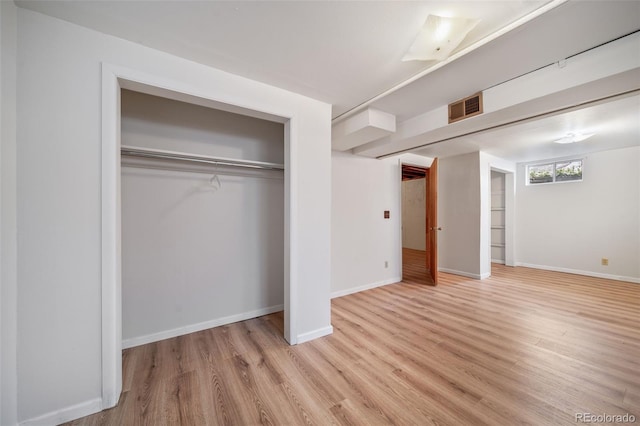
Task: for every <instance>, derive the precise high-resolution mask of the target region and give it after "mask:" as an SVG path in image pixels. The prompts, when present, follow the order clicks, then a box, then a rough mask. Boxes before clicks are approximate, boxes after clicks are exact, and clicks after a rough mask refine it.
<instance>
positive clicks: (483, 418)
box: [70, 265, 640, 426]
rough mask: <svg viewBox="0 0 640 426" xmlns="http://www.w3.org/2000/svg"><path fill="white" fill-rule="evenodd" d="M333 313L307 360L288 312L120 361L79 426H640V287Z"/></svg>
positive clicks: (406, 298)
mask: <svg viewBox="0 0 640 426" xmlns="http://www.w3.org/2000/svg"><path fill="white" fill-rule="evenodd" d="M492 273H493V275H492V277H491V278H489V279H487V280H483V281H477V280H472V279H467V278H464V277H459V276H455V275H450V274H446V273H441V274H440V285H438V286H437V287H431V286H425V285H422V284H416V283H398V284H392V285H388V286H384V287H379V288H376V289H373V290H369V291H365V292H361V293H357V294H353V295H349V296H345V297H341V298H338V299H334V300H333V301H332V324H333V326H334V330H335V331H334V334H333V335H331V336H327V337H324V338H320V339H317V340H314V341H312V342H308V343H304V344H301V345H297V346H289V345H287V344H286V342H285V341H284V340H283V338H282V334H283V330H282V328H283V320H282V314H274V315H268V316H265V317H261V318H256V319H252V320H249V321H243V322H239V323H235V324H231V325H227V326H223V327H217V328H214V329H210V330H206V331H202V332H199V333H193V334H190V335H186V336H182V337H178V338H174V339H169V340H164V341H161V342H157V343H152V344H148V345H144V346H139V347H136V348H132V349H128V350H126V351H124V355H123V356H124V366H123V369H124V392H123V394H122V398H121V400H120V404H119V405H118V406H117V407H116V408H114V409H111V410H107V411H104V412H102V413H98V414H95V415H93V416H89V417H85V418H83V419H80V420H77V421H74V422H72V423H70V424H73V425H218V424H221V425H257V424H271V425H302V424H316V425H327V424H340V425H351V424H353V425H388V424H398V425H436V424H437V425H519V424H532V425H554V426H555V425H570V424H575V423H576V417H575V416H576V414H578V413H592V414H597V415H602V414H609V415H617V414H620V415H622V414H625V413H630V414H632V415H635V417H636V419H637V420H636V422H640V329H639V324H640V285H638V284H632V283H624V282H617V281H610V280H605V279H598V278H590V277H583V276H577V275H570V274H562V273H554V272H548V271H540V270H534V269H528V268H509V267H505V266H501V265H494V267H493V271H492Z"/></svg>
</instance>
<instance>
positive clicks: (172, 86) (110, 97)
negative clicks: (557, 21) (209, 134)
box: [101, 63, 299, 409]
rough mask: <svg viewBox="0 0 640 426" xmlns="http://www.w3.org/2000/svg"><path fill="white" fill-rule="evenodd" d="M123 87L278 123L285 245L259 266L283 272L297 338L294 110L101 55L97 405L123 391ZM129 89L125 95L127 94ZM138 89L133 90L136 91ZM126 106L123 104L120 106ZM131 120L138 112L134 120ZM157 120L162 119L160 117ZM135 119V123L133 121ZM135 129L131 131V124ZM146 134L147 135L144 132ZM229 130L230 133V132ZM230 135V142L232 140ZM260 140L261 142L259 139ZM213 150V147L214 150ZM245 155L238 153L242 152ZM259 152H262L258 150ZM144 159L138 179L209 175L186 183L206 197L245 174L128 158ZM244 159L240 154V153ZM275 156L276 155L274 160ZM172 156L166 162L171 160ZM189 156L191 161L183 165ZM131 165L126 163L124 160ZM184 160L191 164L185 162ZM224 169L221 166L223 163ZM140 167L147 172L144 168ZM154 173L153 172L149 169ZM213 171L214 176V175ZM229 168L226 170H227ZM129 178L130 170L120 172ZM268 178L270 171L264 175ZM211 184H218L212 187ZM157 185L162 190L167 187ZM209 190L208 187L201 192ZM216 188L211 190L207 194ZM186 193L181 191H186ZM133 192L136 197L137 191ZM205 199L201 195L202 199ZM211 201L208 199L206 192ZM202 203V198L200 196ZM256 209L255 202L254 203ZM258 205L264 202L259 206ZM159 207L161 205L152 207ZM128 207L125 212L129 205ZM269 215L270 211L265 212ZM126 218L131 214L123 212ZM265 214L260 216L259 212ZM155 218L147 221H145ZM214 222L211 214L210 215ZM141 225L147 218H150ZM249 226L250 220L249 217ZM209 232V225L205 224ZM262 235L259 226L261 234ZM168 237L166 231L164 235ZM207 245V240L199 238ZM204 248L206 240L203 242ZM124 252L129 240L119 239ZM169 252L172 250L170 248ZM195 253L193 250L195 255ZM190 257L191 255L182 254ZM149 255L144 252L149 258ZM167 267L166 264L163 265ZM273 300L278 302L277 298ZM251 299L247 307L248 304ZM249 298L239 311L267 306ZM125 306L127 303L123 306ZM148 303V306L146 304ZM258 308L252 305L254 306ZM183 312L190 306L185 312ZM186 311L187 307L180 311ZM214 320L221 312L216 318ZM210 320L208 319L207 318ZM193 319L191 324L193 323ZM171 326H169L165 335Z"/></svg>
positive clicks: (287, 334) (183, 274) (287, 318)
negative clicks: (272, 261) (273, 262)
mask: <svg viewBox="0 0 640 426" xmlns="http://www.w3.org/2000/svg"><path fill="white" fill-rule="evenodd" d="M122 89H126V90H128V91H132V92H137V93H139V94H145V95H153V96H156V97H158V98H162V99H167V100H172V101H181V102H184V103H187V104H193V105H196V106H201V107H207V108H209V109H215V110H220V111H221V112H228V113H234V114H236V115H239V116H245V117H249V118H257V119H261V120H266V121H268V122H272V123H277V124H279V130H278V132H279V134H280V135H281V136H280V140H279V143H280V144H281V146H282V148H281V149H280V153H279V155H280V158H281V159H282V160H280V162H279V163H278V164H284V171H277V170H271V171H266V172H265V173H268V172H272V173H280V175H283V177H278V178H277V179H271V180H273V181H274V182H279V185H280V187H281V188H283V189H280V190H279V191H281V194H282V195H281V197H282V198H281V199H282V206H283V207H281V210H280V214H281V217H280V225H279V228H280V229H281V230H282V234H281V235H280V236H279V239H280V241H281V243H280V244H281V245H282V247H283V249H282V250H281V257H282V264H281V265H280V266H279V268H280V270H279V271H278V272H274V271H275V269H272V267H271V266H270V267H269V268H268V269H267V268H264V269H261V271H262V272H265V273H266V275H267V276H269V277H271V276H273V275H274V274H278V275H279V276H282V282H281V283H280V286H281V287H280V288H281V289H283V290H282V293H283V294H282V301H281V302H280V303H282V305H283V306H282V310H283V311H284V324H283V328H284V329H283V334H284V338H285V340H286V341H287V342H289V343H290V344H296V343H297V342H298V331H297V319H298V316H297V311H296V306H297V288H298V275H297V268H298V258H297V256H296V250H295V247H296V242H297V239H298V234H299V231H298V227H297V223H296V213H297V210H296V206H297V195H296V192H295V188H296V185H297V179H298V171H297V170H298V169H297V164H298V159H297V158H296V156H295V154H296V147H297V144H298V136H297V123H298V116H297V115H296V114H295V113H294V112H292V111H282V110H280V109H279V108H277V107H274V106H273V105H272V103H271V102H270V101H269V99H268V97H266V98H265V97H264V96H261V95H260V94H256V95H255V96H254V95H251V94H247V93H245V92H243V91H242V90H241V89H240V88H238V87H234V88H231V89H229V90H227V89H224V88H219V87H217V86H216V85H215V84H211V85H210V84H203V83H202V82H201V83H200V84H199V85H194V84H192V83H189V82H187V81H182V80H173V79H170V78H167V77H162V76H157V75H152V74H147V73H144V72H141V71H138V70H133V69H128V68H123V67H119V66H114V65H110V64H106V63H103V65H102V117H101V121H102V155H101V176H102V179H101V180H102V185H101V204H102V230H101V240H102V241H101V245H102V250H101V252H102V256H101V257H102V259H101V264H102V297H101V300H102V310H101V317H102V351H101V357H102V407H103V409H106V408H110V407H113V406H115V405H116V404H117V403H118V400H119V398H120V394H121V391H122V346H123V334H122V332H123V328H122V315H123V306H122V266H123V265H122V264H123V262H122V260H123V259H122V252H123V246H122V238H121V237H122V233H123V230H122V209H121V207H122V206H121V204H122V202H121V201H122V186H121V180H122V176H121V160H122V156H121V145H122V141H121V136H122V135H121V122H122V118H123V117H122V115H121V97H122V96H123V94H122V92H123V91H122ZM124 96H128V95H126V94H125V95H124ZM134 96H135V95H134ZM125 107H126V106H125ZM186 119H187V120H189V119H194V117H187V118H186ZM134 121H135V120H134ZM158 121H162V120H158ZM158 124H159V126H158V127H156V133H155V134H154V136H155V138H156V140H163V143H168V141H165V140H164V135H165V133H164V132H163V131H162V129H163V126H164V125H165V123H164V122H162V123H158ZM137 125H142V124H141V123H137ZM134 127H135V126H134ZM203 130H204V129H202V128H198V127H197V126H195V128H191V130H190V131H191V133H192V136H193V135H198V134H200V133H201V132H202V131H203ZM134 133H135V132H134ZM147 136H148V135H147ZM228 136H232V135H228ZM136 137H139V138H142V139H144V137H143V135H137V136H136ZM140 143H144V141H140ZM232 145H233V144H232V143H231V141H228V142H227V146H226V148H227V149H231V148H232ZM196 146H199V148H203V146H202V144H200V145H199V144H198V143H197V142H194V141H192V146H191V148H193V147H196ZM165 148H170V147H168V146H165V147H164V148H157V147H155V146H154V147H153V148H149V149H153V150H164V151H173V149H165ZM263 148H264V147H263ZM255 149H256V150H257V151H254V153H257V152H260V151H259V148H258V147H256V148H255ZM189 150H190V148H186V147H185V146H181V147H180V150H179V151H177V152H178V153H181V154H185V153H187V154H189V155H191V154H193V153H194V152H195V151H192V152H191V153H190V152H189ZM249 151H250V150H249V148H246V147H245V148H243V149H242V152H243V153H247V152H249ZM213 154H218V155H213ZM219 154H220V153H213V152H210V153H208V152H206V151H205V152H202V154H195V156H203V157H215V158H216V159H218V157H219ZM245 158H260V157H245ZM226 159H237V158H236V157H235V156H229V158H226ZM241 159H242V157H241ZM261 159H262V160H264V158H263V157H262V158H261ZM134 160H135V161H146V160H153V162H162V163H163V164H162V168H161V169H157V168H156V167H155V166H152V165H150V164H147V165H148V166H149V167H144V168H138V173H139V174H141V175H144V179H140V180H141V182H143V181H145V179H146V180H152V179H156V178H159V179H164V177H162V176H158V175H162V174H163V173H167V172H181V173H186V174H187V175H188V176H189V177H190V178H192V179H195V176H196V175H197V176H200V179H201V180H200V181H199V182H200V183H201V184H203V185H204V183H206V184H207V185H208V187H207V190H206V191H205V190H204V187H202V186H201V187H200V189H202V191H199V190H198V185H195V184H194V185H193V187H191V189H192V190H193V191H192V192H193V193H197V196H196V197H195V198H198V197H200V198H203V197H205V196H206V195H209V196H211V195H219V194H220V191H221V190H222V189H225V190H226V189H229V187H233V186H234V185H235V182H234V183H230V182H228V187H227V186H225V187H221V186H220V187H217V188H216V185H218V180H219V181H220V184H222V185H224V184H225V179H232V180H233V179H241V178H246V176H235V175H232V174H231V173H230V174H229V177H224V178H223V170H222V168H223V167H225V166H227V165H223V164H217V165H214V164H210V163H207V164H204V163H203V164H200V165H196V162H195V161H175V159H158V158H155V159H149V158H147V159H146V160H143V159H141V158H137V157H136V158H135V159H133V160H132V161H134ZM242 161H245V160H242ZM246 161H249V162H251V161H258V162H260V161H261V160H260V159H258V160H252V159H249V160H246ZM276 161H278V160H276ZM262 162H270V161H262ZM169 164H171V166H169ZM186 164H188V165H186ZM212 166H216V167H218V170H211V169H208V170H207V172H206V173H204V172H203V173H198V172H199V170H196V169H198V168H199V167H202V168H205V167H209V168H210V167H212ZM125 167H129V166H125ZM167 167H175V168H179V169H180V170H164V169H165V168H167ZM229 167H230V168H233V170H236V167H235V165H233V166H230V165H229ZM184 168H187V169H188V170H183V169H184ZM248 170H249V168H246V167H245V168H243V173H245V172H247V173H251V172H248ZM225 172H226V170H225ZM145 173H148V174H149V176H147V175H146V174H145ZM154 173H156V175H153V174H154ZM259 173H263V171H259ZM216 175H217V179H216V178H215V176H216ZM224 176H226V175H224ZM125 179H128V177H125ZM264 180H268V179H264ZM187 181H189V179H183V180H181V179H176V182H173V183H172V184H171V185H169V189H168V190H167V191H166V192H167V194H161V197H160V198H159V199H163V198H162V197H164V196H165V195H169V194H175V193H176V191H177V190H179V189H182V190H184V187H181V185H185V182H187ZM192 183H193V182H192ZM214 190H215V191H214ZM270 191H271V189H269V190H265V191H262V190H254V192H253V193H251V192H249V195H248V194H247V193H243V194H242V195H237V194H238V193H235V194H236V196H238V197H244V198H245V199H248V198H250V194H252V195H254V196H255V198H258V199H260V198H264V197H266V196H269V195H270V194H271V192H270ZM125 192H128V194H129V195H127V193H125V194H124V195H125V197H129V196H130V195H131V194H135V193H136V192H135V191H134V192H133V193H132V192H131V191H129V189H126V188H125ZM161 192H165V191H164V190H163V191H161ZM207 192H209V193H208V194H206V193H207ZM211 192H213V194H211ZM183 194H184V193H183ZM156 195H158V194H155V193H149V192H145V193H144V194H141V197H143V200H142V201H144V200H149V202H150V203H157V202H158V201H157V199H158V198H154V197H155V196H156ZM134 198H135V197H134ZM140 201H141V200H136V202H140ZM175 201H176V202H177V203H178V204H179V203H180V202H181V201H180V199H178V200H175ZM199 201H200V202H202V201H203V200H202V199H199ZM209 202H211V200H209ZM205 203H206V201H205ZM164 208H165V210H164V211H163V214H166V215H168V214H169V212H170V211H171V209H172V206H171V205H168V204H165V205H164ZM252 208H256V207H251V206H248V207H246V208H244V209H243V212H242V213H241V214H239V216H242V217H245V216H244V215H245V214H246V213H247V212H248V211H249V210H251V209H252ZM256 209H257V208H256ZM260 211H261V212H262V210H260ZM156 213H158V212H157V211H156ZM127 214H128V213H127ZM266 214H267V216H268V215H269V214H268V213H266ZM125 220H128V219H126V218H125ZM260 220H262V218H260ZM150 222H152V221H150ZM212 222H213V221H212ZM259 223H260V222H259V221H256V222H254V223H252V224H251V225H252V226H254V228H252V229H254V230H255V232H259V233H262V232H267V235H270V234H268V231H267V230H266V229H265V228H263V227H258V226H257V225H258V224H259ZM144 226H148V224H147V223H145V224H144ZM247 226H248V225H247ZM205 231H206V232H208V230H205ZM158 232H159V233H166V232H168V231H167V230H166V229H162V230H161V231H158ZM195 232H197V231H196V230H195V229H193V230H192V231H191V233H195ZM260 235H263V234H260ZM165 237H166V236H165ZM125 244H129V243H127V242H125ZM204 244H205V245H206V243H204ZM229 244H236V242H234V241H231V242H229ZM204 249H206V247H204ZM124 250H125V252H126V251H127V248H126V247H124ZM196 252H197V253H206V250H203V251H198V250H196ZM174 253H177V251H175V250H174ZM193 253H194V252H190V253H187V254H191V255H193ZM183 255H184V256H185V257H186V254H184V253H181V254H180V256H183ZM194 256H195V255H194ZM203 257H204V258H206V259H207V260H209V257H208V256H206V255H204V256H203ZM186 260H189V259H186ZM147 261H148V260H147ZM149 263H151V264H152V266H157V262H151V261H149ZM161 266H162V267H165V266H164V265H161ZM157 271H158V269H157V268H155V269H153V270H152V271H151V273H152V274H153V273H157ZM174 272H175V276H176V277H178V278H180V279H185V278H188V277H189V274H192V275H194V274H200V273H201V272H202V271H193V270H191V269H188V268H186V267H185V268H184V269H181V270H176V271H174ZM243 290H246V291H245V293H244V294H247V295H248V296H249V299H250V301H249V302H252V301H255V300H256V298H258V299H259V300H261V301H266V302H265V303H271V300H272V299H269V298H268V296H265V294H263V293H262V292H261V291H258V292H255V293H254V292H252V289H249V288H246V289H243ZM219 296H220V297H224V294H220V295H219ZM142 297H143V298H145V300H146V301H147V304H148V305H153V303H152V301H153V299H152V298H151V297H150V295H149V294H146V295H144V296H142ZM276 303H277V302H276ZM247 306H249V307H247ZM250 306H254V305H250V304H247V305H246V306H244V307H245V308H246V310H245V311H243V314H247V313H252V312H253V314H254V316H257V315H260V314H261V313H262V312H264V310H260V309H261V308H258V309H256V310H254V311H251V308H250ZM277 306H278V304H276V305H269V306H268V307H271V308H272V309H276V307H277ZM125 309H126V308H125ZM146 309H150V307H147V308H146ZM173 310H174V312H178V313H180V312H181V313H183V314H184V313H185V307H184V306H180V304H179V303H177V302H176V303H174V305H173ZM256 311H257V313H256ZM187 313H188V312H187ZM185 315H186V314H185ZM233 315H234V314H231V315H227V316H224V317H222V319H223V320H224V321H229V322H231V321H232V320H235V321H238V320H240V319H241V318H240V317H238V316H235V317H234V316H233ZM187 319H188V320H189V321H192V320H193V318H187ZM218 320H219V318H218ZM207 321H209V323H207ZM210 321H211V320H209V319H205V320H204V321H203V322H204V324H203V322H200V323H198V324H199V325H197V327H202V326H205V325H206V326H211V324H213V323H212V322H210ZM165 326H166V328H165V329H164V330H161V331H167V329H169V330H171V333H169V334H172V333H176V332H180V333H188V332H191V331H195V329H190V328H189V327H185V328H182V329H180V327H179V326H178V327H173V328H172V327H171V325H168V326H167V325H166V324H165ZM197 327H196V328H197ZM169 334H166V336H167V337H168V336H169ZM143 335H144V336H147V338H149V335H151V336H152V337H153V338H154V339H158V340H159V339H160V338H164V336H163V335H162V333H160V332H157V333H156V332H154V331H151V332H149V333H147V334H143ZM140 342H141V340H139V341H137V342H136V341H134V340H131V341H130V342H128V343H131V344H136V343H140Z"/></svg>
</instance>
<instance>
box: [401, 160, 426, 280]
mask: <svg viewBox="0 0 640 426" xmlns="http://www.w3.org/2000/svg"><path fill="white" fill-rule="evenodd" d="M405 155H410V154H405ZM410 156H411V159H407V158H402V157H400V158H399V159H398V173H397V175H396V182H398V187H397V188H398V204H397V205H398V212H399V215H400V220H399V221H398V224H399V225H398V227H399V229H398V240H399V242H398V259H400V281H402V280H403V279H404V277H403V272H402V265H403V262H404V260H403V259H402V166H403V165H404V166H414V167H421V168H424V169H429V168H430V167H431V163H432V162H433V160H434V159H433V158H429V157H420V156H418V155H410ZM423 159H424V160H423ZM427 173H428V171H427ZM426 179H427V182H428V177H427V178H426ZM428 193H429V188H428V187H427V188H426V189H425V203H427V202H428V197H427V196H428ZM427 215H428V211H427V212H426V213H425V221H426V220H427ZM426 231H427V232H426V233H425V240H426V239H428V238H429V237H428V235H429V234H428V232H429V230H428V229H427V230H426ZM425 262H428V259H425Z"/></svg>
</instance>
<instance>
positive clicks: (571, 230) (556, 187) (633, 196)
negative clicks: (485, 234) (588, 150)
mask: <svg viewBox="0 0 640 426" xmlns="http://www.w3.org/2000/svg"><path fill="white" fill-rule="evenodd" d="M638 165H640V147H634V148H626V149H619V150H612V151H605V152H598V153H593V154H589V155H587V156H586V157H585V158H584V164H583V181H582V182H567V183H558V184H545V185H531V186H527V185H525V174H526V165H525V164H519V165H518V173H517V194H518V196H517V201H516V203H517V209H516V211H517V213H516V215H517V225H516V226H517V234H518V238H517V260H518V264H521V265H526V266H533V267H537V268H544V269H552V270H559V271H567V272H575V273H580V274H585V275H595V276H606V277H610V278H617V279H622V280H628V281H635V282H640V262H638V259H640V172H639V167H638ZM603 257H606V258H608V259H609V266H602V265H601V263H600V261H601V258H603Z"/></svg>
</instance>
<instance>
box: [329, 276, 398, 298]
mask: <svg viewBox="0 0 640 426" xmlns="http://www.w3.org/2000/svg"><path fill="white" fill-rule="evenodd" d="M400 281H402V278H401V277H393V278H389V279H387V280H382V281H376V282H373V283H370V284H364V285H361V286H358V287H352V288H348V289H346V290H338V291H334V292H332V293H331V298H332V299H335V298H336V297H342V296H347V295H349V294H353V293H359V292H361V291H365V290H371V289H373V288H376V287H382V286H385V285H389V284H395V283H399V282H400Z"/></svg>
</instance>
